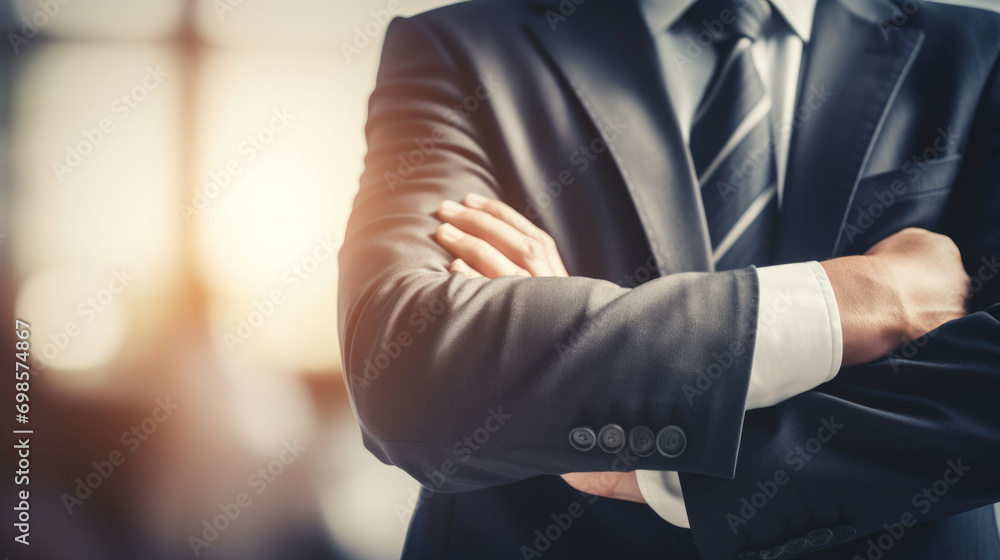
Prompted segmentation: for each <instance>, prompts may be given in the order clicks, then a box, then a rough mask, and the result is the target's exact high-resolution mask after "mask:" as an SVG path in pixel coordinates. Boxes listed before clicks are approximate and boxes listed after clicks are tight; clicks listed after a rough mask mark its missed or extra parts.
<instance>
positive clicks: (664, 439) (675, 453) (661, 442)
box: [656, 426, 687, 459]
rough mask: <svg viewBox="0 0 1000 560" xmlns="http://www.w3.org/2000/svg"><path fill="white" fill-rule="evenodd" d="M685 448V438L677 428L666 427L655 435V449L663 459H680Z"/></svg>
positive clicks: (682, 431)
mask: <svg viewBox="0 0 1000 560" xmlns="http://www.w3.org/2000/svg"><path fill="white" fill-rule="evenodd" d="M686 447H687V436H686V435H684V430H682V429H680V428H678V427H677V426H667V427H666V428H663V429H662V430H660V433H658V434H656V449H657V450H658V451H659V452H660V455H663V456H664V457H669V458H671V459H673V458H674V457H680V455H681V453H684V448H686Z"/></svg>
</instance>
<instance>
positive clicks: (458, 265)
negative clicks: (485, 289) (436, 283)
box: [448, 259, 483, 278]
mask: <svg viewBox="0 0 1000 560" xmlns="http://www.w3.org/2000/svg"><path fill="white" fill-rule="evenodd" d="M448 270H450V271H451V272H461V273H462V274H464V275H466V276H468V277H469V278H483V275H482V274H480V273H479V271H478V270H476V269H474V268H472V267H471V266H469V264H468V263H466V262H465V261H463V260H462V259H455V260H453V261H451V266H450V267H448Z"/></svg>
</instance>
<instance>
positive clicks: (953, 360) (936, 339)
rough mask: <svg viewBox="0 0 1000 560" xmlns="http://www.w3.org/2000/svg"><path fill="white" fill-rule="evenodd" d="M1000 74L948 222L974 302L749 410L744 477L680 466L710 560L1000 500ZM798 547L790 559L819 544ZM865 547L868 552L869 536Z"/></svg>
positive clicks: (988, 94)
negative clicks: (897, 344) (895, 345)
mask: <svg viewBox="0 0 1000 560" xmlns="http://www.w3.org/2000/svg"><path fill="white" fill-rule="evenodd" d="M990 75H991V78H990V80H989V81H988V82H987V83H988V85H987V87H986V88H985V89H984V90H983V93H982V96H981V99H980V101H979V104H978V107H977V109H976V117H975V119H976V120H975V122H976V125H975V127H974V128H973V130H972V132H971V134H970V137H969V139H968V142H967V146H968V147H967V149H966V153H965V160H964V161H965V165H964V167H963V169H962V172H961V174H960V175H959V178H958V180H957V182H956V186H955V194H954V199H953V200H952V201H951V202H950V204H952V205H953V208H954V211H953V214H952V216H953V219H951V220H950V221H949V222H947V223H945V224H943V227H942V232H943V233H945V234H947V235H949V236H950V237H952V239H954V240H955V242H956V244H957V245H958V247H959V249H961V251H962V256H963V260H964V263H965V266H966V270H967V272H968V273H969V276H970V278H971V298H970V300H969V308H970V311H971V313H970V314H969V315H967V316H966V317H963V318H961V319H958V320H955V321H951V322H949V323H946V324H944V325H942V326H941V327H940V328H938V329H937V330H935V331H933V332H931V333H928V334H927V335H925V336H924V337H922V338H920V339H918V340H916V341H913V342H912V343H909V344H906V345H904V346H903V347H902V348H900V349H898V350H896V351H895V352H893V353H891V354H890V355H889V356H888V357H887V358H886V359H883V360H880V361H877V362H873V363H870V364H865V365H861V366H856V367H852V368H846V369H844V370H842V371H841V372H840V374H839V375H838V376H837V378H836V379H834V380H833V381H832V382H831V383H828V384H826V385H822V386H820V387H819V388H818V389H816V390H814V391H811V392H809V393H806V394H803V395H800V396H799V397H796V398H794V399H791V400H789V401H786V402H784V403H782V404H780V405H778V406H776V407H773V408H770V409H763V410H754V411H750V412H749V413H747V417H746V423H745V426H744V432H743V444H742V448H741V450H740V453H739V464H740V468H739V471H738V473H737V476H736V478H735V480H725V481H723V480H720V479H712V478H709V477H704V476H699V475H696V474H681V485H682V488H683V492H684V497H685V502H686V504H687V509H688V515H689V518H690V520H691V527H692V530H693V532H694V538H695V542H696V543H697V545H698V549H699V551H700V553H701V555H702V556H703V557H704V558H706V559H709V560H722V559H727V560H728V559H732V558H736V557H737V555H738V554H739V553H740V551H745V552H747V551H749V552H753V551H761V550H764V549H766V548H768V547H772V546H778V545H782V544H783V543H785V542H788V541H789V540H794V539H796V538H802V537H805V536H806V535H807V534H808V532H810V531H815V530H819V531H820V533H822V529H831V528H837V527H841V528H842V530H841V531H839V532H838V533H837V537H838V538H835V539H832V540H824V539H823V538H820V539H819V541H820V542H823V543H824V545H823V546H830V545H833V544H840V543H843V542H847V541H850V540H851V539H860V540H861V541H865V542H866V540H865V539H861V537H866V536H868V535H872V534H873V533H879V532H883V531H885V527H887V526H888V527H893V526H898V525H899V524H900V523H901V519H902V518H903V516H904V515H908V516H910V517H908V518H907V519H909V520H911V521H912V522H914V523H923V522H927V521H932V520H935V519H939V518H943V517H948V516H951V515H955V514H958V513H961V512H965V511H969V510H972V509H975V508H978V507H981V506H984V505H987V504H992V503H994V502H1000V406H997V394H998V392H997V390H998V388H1000V303H998V302H1000V262H998V255H1000V181H998V179H997V178H998V177H1000V62H997V61H994V64H993V69H992V71H991V74H990ZM831 426H832V427H831ZM834 432H836V433H834ZM778 479H780V480H781V481H785V484H782V485H777V482H775V481H777V480H778ZM765 489H768V490H769V491H768V492H765ZM770 490H773V494H774V495H773V496H769V495H768V494H770V493H771V492H770ZM762 492H763V493H762ZM925 492H929V494H925ZM758 493H762V494H761V495H760V496H756V497H755V494H758ZM743 500H746V502H747V503H748V504H749V505H745V504H744V502H743ZM754 501H756V504H757V505H762V506H763V507H756V506H755V504H754ZM820 533H817V535H820ZM799 542H800V543H801V542H802V541H799ZM806 542H808V540H807V541H806ZM859 542H860V541H859ZM793 548H796V549H797V550H799V552H798V553H796V554H792V555H787V554H786V555H783V556H782V558H794V557H796V556H798V555H801V554H807V553H809V552H813V551H815V550H817V549H818V547H813V546H807V547H806V548H805V549H798V547H797V546H796V547H793ZM858 553H859V554H860V556H862V557H863V556H865V554H866V553H865V547H864V546H863V545H862V546H861V548H860V549H859V550H858ZM751 556H752V555H751ZM754 557H756V556H754ZM844 557H845V558H847V557H851V553H846V555H845V556H844Z"/></svg>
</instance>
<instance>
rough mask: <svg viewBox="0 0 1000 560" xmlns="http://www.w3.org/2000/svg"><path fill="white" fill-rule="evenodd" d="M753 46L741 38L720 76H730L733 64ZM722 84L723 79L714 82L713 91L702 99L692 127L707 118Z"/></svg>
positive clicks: (747, 40) (748, 40) (744, 38)
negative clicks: (706, 114)
mask: <svg viewBox="0 0 1000 560" xmlns="http://www.w3.org/2000/svg"><path fill="white" fill-rule="evenodd" d="M752 44H753V42H751V41H750V39H747V38H746V37H741V38H740V40H739V41H737V43H736V46H735V47H733V52H732V54H731V55H729V58H728V59H726V62H725V64H724V65H723V66H722V69H721V70H720V71H719V75H720V76H726V75H728V74H729V69H730V68H731V67H732V66H733V63H734V62H735V61H736V59H738V58H739V56H740V55H741V54H743V51H745V50H746V49H748V48H750V45H752ZM722 82H723V80H722V79H718V80H715V81H714V84H715V85H714V86H713V87H712V89H711V90H709V92H708V93H707V94H705V97H704V98H703V99H702V102H701V105H700V106H699V108H698V112H697V113H695V115H694V119H693V121H692V122H693V124H692V126H694V125H696V124H698V121H700V120H701V118H702V117H703V116H705V113H706V112H707V110H708V107H709V105H711V104H712V101H714V100H715V96H717V95H718V94H719V90H721V89H722Z"/></svg>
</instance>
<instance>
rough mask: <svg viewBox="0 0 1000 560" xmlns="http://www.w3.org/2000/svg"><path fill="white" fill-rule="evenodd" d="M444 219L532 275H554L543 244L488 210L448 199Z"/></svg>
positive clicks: (442, 210)
mask: <svg viewBox="0 0 1000 560" xmlns="http://www.w3.org/2000/svg"><path fill="white" fill-rule="evenodd" d="M438 216H439V217H440V218H441V220H442V221H444V222H447V223H449V224H452V225H453V226H455V227H457V228H458V229H460V230H462V231H464V232H466V233H468V234H470V235H473V236H475V237H478V238H479V239H482V240H483V241H485V242H487V243H489V244H490V245H492V246H493V247H495V248H496V249H497V250H499V251H500V252H501V253H503V255H504V256H506V257H507V258H508V259H509V260H510V261H511V262H513V263H514V264H516V265H517V266H518V267H520V268H523V269H524V270H527V271H528V272H530V273H531V275H532V276H554V274H553V272H552V268H551V267H550V266H549V260H548V257H547V256H546V254H545V252H544V251H543V250H542V246H541V245H540V244H539V243H538V242H537V241H535V240H534V239H532V238H530V237H528V236H527V235H525V234H523V233H521V232H520V231H518V230H517V229H516V228H514V227H513V226H511V225H510V224H508V223H506V222H504V221H503V220H500V219H498V218H496V217H495V216H492V215H490V214H489V213H488V212H484V211H482V210H476V209H475V208H468V207H466V206H462V205H461V204H458V203H457V202H454V201H451V200H445V201H444V202H443V203H441V207H440V208H439V209H438Z"/></svg>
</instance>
